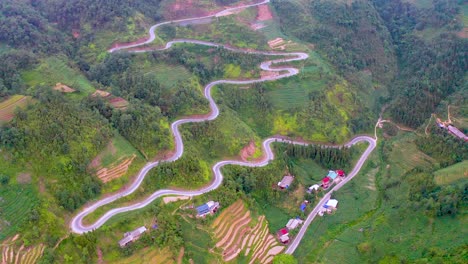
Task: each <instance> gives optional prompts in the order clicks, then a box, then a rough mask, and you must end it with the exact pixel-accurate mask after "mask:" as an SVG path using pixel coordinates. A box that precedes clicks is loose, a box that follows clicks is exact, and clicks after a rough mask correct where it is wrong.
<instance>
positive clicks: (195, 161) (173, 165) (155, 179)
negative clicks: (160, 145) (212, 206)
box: [145, 155, 212, 190]
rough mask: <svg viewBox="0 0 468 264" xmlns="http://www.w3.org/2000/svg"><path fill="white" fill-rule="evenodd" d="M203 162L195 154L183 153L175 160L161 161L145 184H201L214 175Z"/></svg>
mask: <svg viewBox="0 0 468 264" xmlns="http://www.w3.org/2000/svg"><path fill="white" fill-rule="evenodd" d="M203 164H205V163H203V162H202V161H201V160H200V159H199V158H197V157H196V156H195V157H194V155H183V156H182V157H181V158H180V159H178V160H177V161H175V162H168V163H161V164H159V166H158V167H156V168H154V169H153V170H151V171H150V173H149V175H148V176H147V179H145V185H147V186H168V185H176V186H199V185H200V184H202V183H205V182H207V181H208V178H209V177H212V172H211V171H210V170H208V166H207V165H206V164H205V165H203ZM152 188H154V187H152ZM151 190H153V189H151Z"/></svg>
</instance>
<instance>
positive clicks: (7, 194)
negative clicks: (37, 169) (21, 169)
mask: <svg viewBox="0 0 468 264" xmlns="http://www.w3.org/2000/svg"><path fill="white" fill-rule="evenodd" d="M36 204H37V194H36V191H35V190H34V188H33V187H32V186H31V185H27V184H26V185H11V184H10V185H7V186H1V188H0V231H1V232H0V241H1V240H3V239H5V238H7V237H9V236H12V235H14V234H15V233H16V232H18V228H19V227H20V226H21V225H22V224H23V223H24V221H26V220H27V219H28V217H29V212H30V210H31V209H32V208H34V206H35V205H36Z"/></svg>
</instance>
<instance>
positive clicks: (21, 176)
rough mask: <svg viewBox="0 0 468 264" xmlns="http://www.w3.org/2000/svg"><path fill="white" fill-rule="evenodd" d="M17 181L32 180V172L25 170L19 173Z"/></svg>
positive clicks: (22, 182) (28, 181)
mask: <svg viewBox="0 0 468 264" xmlns="http://www.w3.org/2000/svg"><path fill="white" fill-rule="evenodd" d="M16 181H17V182H18V183H20V184H26V183H30V182H31V173H27V172H23V173H20V174H18V176H17V177H16Z"/></svg>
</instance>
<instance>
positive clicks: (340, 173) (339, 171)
mask: <svg viewBox="0 0 468 264" xmlns="http://www.w3.org/2000/svg"><path fill="white" fill-rule="evenodd" d="M336 173H337V174H338V176H339V177H344V176H345V173H344V170H337V171H336Z"/></svg>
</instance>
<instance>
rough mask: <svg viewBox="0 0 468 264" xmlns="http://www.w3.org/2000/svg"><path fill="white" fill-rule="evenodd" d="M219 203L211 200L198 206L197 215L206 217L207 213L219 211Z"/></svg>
mask: <svg viewBox="0 0 468 264" xmlns="http://www.w3.org/2000/svg"><path fill="white" fill-rule="evenodd" d="M218 208H219V203H218V202H214V201H209V202H207V203H206V204H202V205H200V206H198V207H197V217H205V216H206V215H207V214H214V213H216V211H218Z"/></svg>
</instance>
